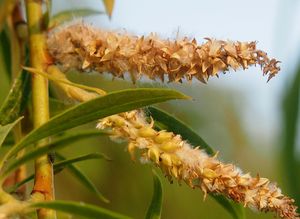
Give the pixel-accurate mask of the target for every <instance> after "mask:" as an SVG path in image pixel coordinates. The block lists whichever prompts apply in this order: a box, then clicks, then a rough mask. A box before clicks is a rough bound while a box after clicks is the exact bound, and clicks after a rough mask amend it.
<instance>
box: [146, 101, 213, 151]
mask: <svg viewBox="0 0 300 219" xmlns="http://www.w3.org/2000/svg"><path fill="white" fill-rule="evenodd" d="M147 109H148V111H149V112H147V111H146V113H147V114H149V115H150V116H151V117H152V118H153V119H154V120H155V121H156V122H155V124H156V125H157V126H158V128H159V129H166V130H168V131H172V132H174V133H177V134H180V135H181V136H182V138H183V139H185V140H188V141H189V143H190V144H191V145H193V146H195V147H196V146H200V147H201V149H204V150H205V151H206V152H207V153H208V154H210V155H213V154H214V150H213V149H212V148H211V147H210V146H209V145H208V144H207V143H206V142H205V141H204V140H203V139H202V138H201V137H200V136H199V135H198V134H197V133H196V132H195V131H194V130H193V129H191V128H190V127H189V126H188V125H186V124H184V122H182V121H180V120H179V119H176V118H174V117H173V116H171V115H170V114H168V113H166V112H164V111H163V110H160V109H158V108H155V107H148V108H147Z"/></svg>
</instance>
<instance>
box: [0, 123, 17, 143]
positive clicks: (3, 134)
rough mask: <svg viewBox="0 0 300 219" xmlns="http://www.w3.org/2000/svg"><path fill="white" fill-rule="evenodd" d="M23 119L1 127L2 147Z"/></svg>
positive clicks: (0, 140) (0, 141)
mask: <svg viewBox="0 0 300 219" xmlns="http://www.w3.org/2000/svg"><path fill="white" fill-rule="evenodd" d="M21 119H22V118H18V119H17V120H16V121H14V122H12V123H9V124H7V125H4V126H2V125H0V147H1V145H2V144H3V142H4V140H5V138H6V136H7V135H8V133H9V132H10V130H11V129H12V128H13V127H14V126H15V125H16V124H17V123H18V122H19V121H20V120H21Z"/></svg>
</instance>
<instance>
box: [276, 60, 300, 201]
mask: <svg viewBox="0 0 300 219" xmlns="http://www.w3.org/2000/svg"><path fill="white" fill-rule="evenodd" d="M286 87H287V89H286V91H285V95H284V98H283V100H282V119H283V121H282V153H280V154H281V158H282V161H283V162H282V164H283V167H284V172H283V174H284V178H285V179H286V182H287V185H288V190H289V193H290V194H291V196H292V197H293V198H294V199H295V201H296V205H297V206H299V205H300V187H299V185H300V175H299V169H300V168H299V165H298V161H299V159H297V156H296V155H295V154H296V150H297V138H298V137H299V128H300V126H299V118H300V116H299V115H300V108H299V104H300V63H299V66H298V69H297V71H296V73H295V76H294V78H293V79H292V81H291V82H290V84H289V85H288V86H286ZM298 146H299V145H298Z"/></svg>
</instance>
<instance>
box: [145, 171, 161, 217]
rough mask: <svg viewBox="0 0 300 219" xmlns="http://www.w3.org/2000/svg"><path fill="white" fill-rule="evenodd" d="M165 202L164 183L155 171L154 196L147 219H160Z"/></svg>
mask: <svg viewBox="0 0 300 219" xmlns="http://www.w3.org/2000/svg"><path fill="white" fill-rule="evenodd" d="M162 201H163V191H162V183H161V181H160V179H159V176H158V175H157V173H155V172H154V171H153V196H152V201H151V204H150V206H149V208H148V211H147V215H146V219H160V218H161V210H162Z"/></svg>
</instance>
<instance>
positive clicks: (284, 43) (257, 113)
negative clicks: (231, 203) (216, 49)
mask: <svg viewBox="0 0 300 219" xmlns="http://www.w3.org/2000/svg"><path fill="white" fill-rule="evenodd" d="M73 8H93V9H97V10H102V11H104V6H103V5H102V3H101V1H99V0H86V1H80V0H68V1H58V0H53V12H52V13H53V14H55V13H58V12H59V11H63V10H66V9H73ZM84 20H85V22H88V23H91V24H93V25H95V26H97V27H100V28H105V29H110V30H123V29H124V30H126V31H127V32H129V33H132V34H136V35H148V34H150V33H151V32H155V33H157V34H158V35H159V36H161V37H162V38H170V39H176V37H180V36H188V37H191V38H193V37H195V38H196V39H197V41H198V42H204V39H203V38H204V37H212V38H217V39H223V40H226V39H231V40H239V41H257V42H258V44H257V47H258V48H259V49H262V50H265V51H266V52H268V55H269V56H270V57H275V58H276V59H278V60H280V61H281V62H282V63H281V64H280V66H281V72H280V73H279V74H278V75H277V76H276V77H275V78H273V79H272V80H271V81H270V82H268V83H267V82H266V81H267V78H266V77H263V76H262V72H261V70H260V69H259V67H252V68H250V69H248V70H246V71H237V72H234V71H230V72H228V73H227V74H226V75H223V74H221V75H220V78H211V79H210V80H209V82H208V84H207V85H205V84H202V83H200V82H199V81H193V82H192V83H183V84H173V83H172V84H171V83H169V84H161V83H160V82H153V81H149V80H147V79H146V78H144V79H143V80H142V81H140V82H138V83H137V84H132V83H131V81H130V80H121V79H112V77H111V76H109V75H99V74H97V73H89V74H83V73H77V72H69V73H68V77H69V78H70V79H71V80H72V81H76V82H80V83H84V84H87V85H91V86H97V87H100V88H102V89H105V90H108V91H111V90H118V89H124V88H128V87H169V88H175V89H177V90H180V91H182V92H184V93H185V94H187V95H190V96H191V97H193V100H192V101H186V102H182V101H173V102H168V103H165V104H160V105H158V106H159V107H161V108H163V109H165V110H167V111H168V112H169V113H171V114H172V115H174V116H176V117H177V118H179V119H181V120H182V121H184V122H185V123H186V124H189V125H190V126H191V127H192V128H193V129H194V130H195V131H196V132H197V133H198V134H199V135H200V136H201V137H202V138H203V139H204V140H205V141H206V142H207V143H208V144H209V145H210V146H211V147H213V149H215V150H218V151H220V158H221V159H222V160H223V161H224V162H229V163H234V164H235V165H237V166H240V167H241V169H242V170H244V172H251V173H252V175H256V174H257V173H259V174H260V176H263V177H267V178H269V179H271V181H276V182H278V184H279V186H280V187H281V188H282V190H283V192H284V194H289V195H290V196H292V197H293V198H295V199H296V198H297V202H298V206H299V198H300V180H299V179H298V178H299V177H298V176H299V175H300V167H299V166H300V165H299V164H300V159H299V157H300V156H299V154H300V134H299V133H300V131H299V130H300V129H299V119H298V113H299V90H300V70H299V69H300V68H299V66H300V60H299V55H300V54H299V49H300V25H299V24H298V25H297V23H298V22H299V21H300V2H299V1H297V0H265V1H260V0H252V1H238V0H228V1H217V0H211V1H202V0H185V1H179V0H164V1H160V0H152V1H146V0H143V1H141V0H116V1H115V8H114V10H113V14H112V17H111V19H109V18H108V17H107V16H106V15H105V14H102V15H99V16H93V17H89V18H88V19H84ZM8 89H9V83H8V80H5V78H3V80H2V79H1V85H0V94H1V95H0V101H1V102H2V101H3V98H4V97H5V95H6V94H7V92H8ZM94 125H95V124H91V125H90V126H89V127H93V126H94ZM83 128H84V127H83ZM125 145H126V144H125V143H123V144H119V143H118V144H117V143H113V142H111V141H110V140H109V139H108V138H106V137H101V138H97V139H91V140H88V141H81V142H78V143H76V145H74V146H72V148H67V149H64V151H63V154H65V155H68V156H70V157H72V156H75V155H78V154H80V153H82V152H91V151H98V152H99V151H100V152H103V153H105V154H106V155H108V156H109V157H110V158H111V159H112V160H113V161H111V162H106V161H87V162H84V163H80V164H78V166H79V167H80V168H81V169H83V170H85V171H86V173H87V175H89V176H90V177H91V179H92V180H93V181H94V182H95V184H96V185H97V187H98V188H99V190H100V191H102V192H103V194H104V195H105V196H106V197H108V198H109V199H110V201H111V203H110V204H103V203H99V201H98V200H97V199H96V198H95V197H94V195H93V194H91V193H90V192H89V191H87V190H86V189H85V188H83V187H82V186H81V185H80V184H79V183H77V182H76V180H74V178H72V176H71V175H70V174H69V173H68V172H67V171H63V172H62V173H60V174H58V175H57V178H56V195H57V198H58V199H70V200H71V199H72V200H79V201H85V202H90V203H94V204H97V205H101V206H104V207H106V208H109V209H113V210H116V211H118V212H121V213H124V214H127V215H130V216H133V217H134V218H143V217H144V215H145V213H146V211H147V207H148V204H149V202H150V200H151V195H152V172H151V166H148V165H141V164H139V163H138V162H136V163H134V162H133V161H131V159H130V157H129V155H128V153H127V152H125ZM297 175H298V176H297ZM162 178H163V177H162ZM163 183H164V192H165V195H164V206H163V213H162V214H163V215H162V218H174V219H177V218H178V219H181V218H189V219H199V218H205V219H206V218H207V219H214V218H220V219H227V218H228V219H229V218H231V217H230V215H229V214H228V213H227V212H226V211H225V210H224V209H223V208H222V207H221V206H220V205H219V204H217V203H216V202H215V201H214V200H212V199H211V198H207V200H206V201H205V202H203V195H202V193H201V191H197V190H191V189H190V188H188V187H187V186H186V185H182V186H179V185H178V184H177V183H176V182H175V183H174V184H172V185H171V184H170V183H169V182H168V181H167V180H166V179H165V178H163ZM246 214H247V218H261V219H263V218H266V219H267V218H273V215H272V214H263V213H255V212H252V211H251V210H249V209H246ZM67 217H68V216H66V218H67Z"/></svg>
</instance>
